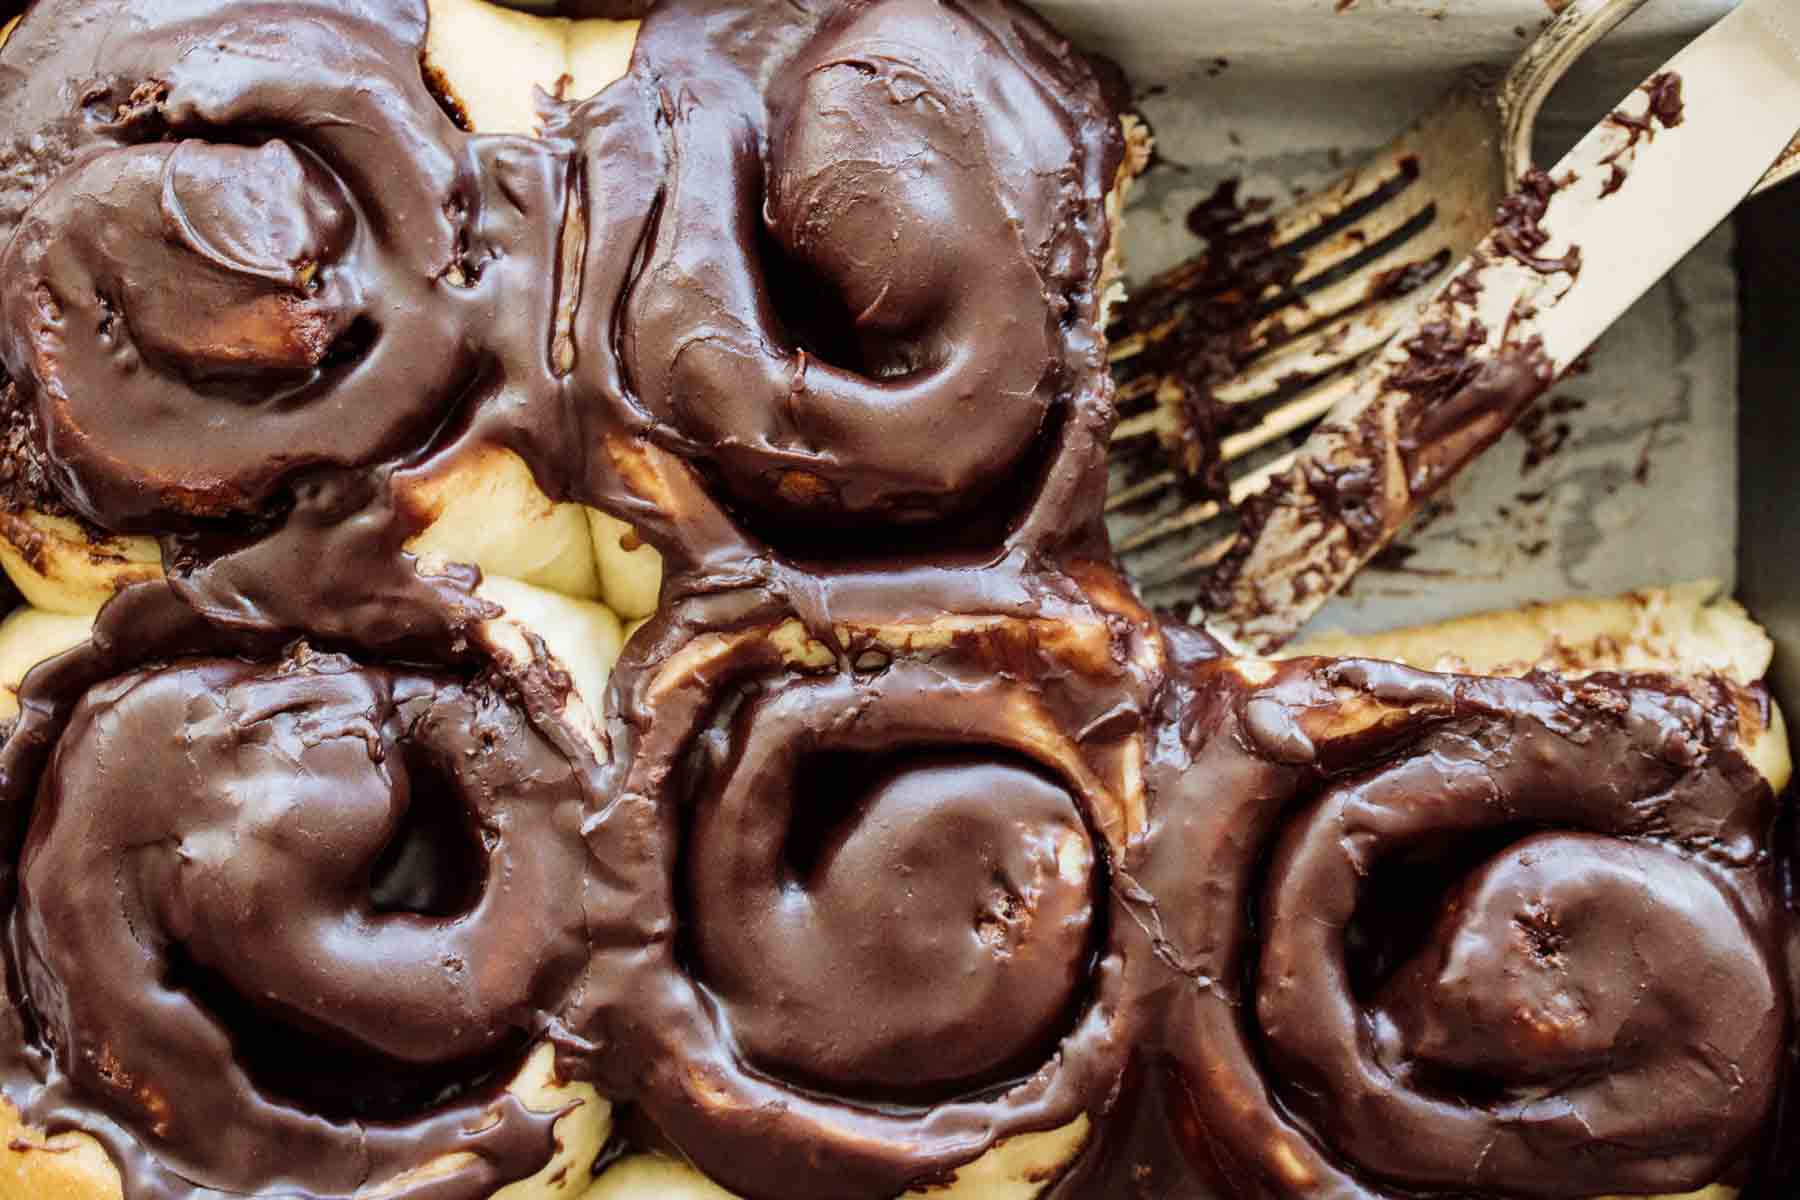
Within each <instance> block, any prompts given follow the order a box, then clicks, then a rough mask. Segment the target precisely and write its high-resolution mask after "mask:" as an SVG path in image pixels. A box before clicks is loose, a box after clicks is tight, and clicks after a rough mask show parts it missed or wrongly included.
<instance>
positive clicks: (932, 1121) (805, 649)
mask: <svg viewBox="0 0 1800 1200" xmlns="http://www.w3.org/2000/svg"><path fill="white" fill-rule="evenodd" d="M746 603H747V601H746V599H745V598H744V597H738V598H736V599H735V600H732V601H730V602H729V603H727V602H725V601H724V598H717V599H715V600H714V601H711V602H708V603H706V604H702V605H697V606H688V607H685V608H683V609H680V610H677V611H675V612H674V613H671V614H669V615H666V616H665V617H663V618H659V619H658V621H657V622H656V623H655V624H653V625H652V626H651V627H650V629H648V630H646V632H645V633H644V634H643V635H641V636H640V638H639V639H638V642H637V643H636V644H635V648H634V651H633V652H632V653H631V655H630V659H631V660H630V661H627V662H626V663H624V664H622V665H621V667H620V674H619V676H617V679H618V683H617V687H618V696H619V706H618V715H617V717H616V718H615V719H614V721H613V722H612V734H613V742H614V749H615V753H616V755H617V759H616V763H615V766H614V767H613V769H612V770H613V773H612V775H611V778H612V780H613V782H612V784H611V786H609V787H608V788H607V789H605V792H606V796H607V800H606V806H605V807H604V808H603V809H602V810H600V811H599V812H597V813H596V814H594V815H593V817H592V818H590V820H589V822H588V833H589V839H590V842H591V843H592V845H593V847H594V856H595V859H596V861H597V862H598V863H599V864H600V876H601V882H600V886H599V888H598V889H597V890H596V892H595V905H594V907H595V911H596V913H597V916H596V925H595V932H594V944H595V947H596V959H595V964H594V970H593V972H592V973H591V975H590V976H589V991H588V994H587V1001H588V1004H589V1006H590V1007H589V1010H588V1012H587V1014H586V1016H585V1018H583V1019H578V1020H576V1021H574V1022H572V1027H573V1029H574V1030H575V1031H576V1032H577V1033H579V1034H581V1035H583V1036H585V1037H587V1038H588V1039H590V1040H591V1042H592V1046H591V1047H590V1048H589V1049H588V1052H587V1054H586V1055H584V1056H583V1057H584V1060H585V1061H590V1062H592V1063H595V1064H597V1067H598V1069H599V1071H600V1072H601V1076H602V1083H601V1086H602V1090H604V1091H607V1092H608V1094H613V1095H616V1096H618V1097H619V1098H621V1099H629V1100H631V1101H633V1102H634V1103H635V1104H636V1105H637V1106H639V1108H640V1110H641V1112H642V1113H643V1115H644V1116H645V1117H646V1118H648V1120H649V1121H650V1122H652V1123H653V1124H654V1126H655V1127H656V1128H657V1129H658V1130H659V1131H660V1136H661V1137H663V1138H665V1139H666V1140H667V1141H668V1142H670V1143H673V1145H674V1146H676V1147H678V1148H679V1150H680V1151H681V1152H682V1153H683V1154H685V1155H686V1156H688V1157H689V1158H691V1159H692V1160H693V1161H694V1162H695V1163H696V1164H697V1165H698V1166H699V1167H700V1168H701V1169H702V1170H704V1171H705V1172H706V1173H707V1174H708V1175H710V1176H712V1177H713V1178H714V1179H716V1180H718V1181H719V1182H720V1183H722V1184H724V1185H725V1186H726V1187H728V1188H730V1189H732V1191H733V1192H734V1193H736V1194H740V1195H744V1196H748V1197H754V1198H757V1200H763V1198H769V1200H773V1198H775V1197H783V1198H794V1200H797V1198H802V1197H805V1198H814V1197H816V1198H824V1197H833V1198H836V1200H843V1198H846V1197H869V1198H875V1197H881V1198H884V1200H887V1198H891V1197H894V1196H897V1195H899V1194H901V1193H903V1192H907V1191H908V1190H909V1189H913V1188H927V1187H933V1186H937V1187H948V1186H953V1184H954V1182H955V1178H956V1175H957V1173H958V1172H959V1171H960V1170H961V1169H962V1168H964V1167H966V1166H968V1165H970V1164H971V1163H974V1162H975V1161H976V1160H977V1159H979V1158H981V1157H983V1156H984V1155H985V1154H986V1153H987V1152H989V1151H990V1150H993V1149H994V1148H996V1147H998V1146H1001V1145H1003V1144H1005V1143H1008V1142H1010V1141H1015V1140H1018V1139H1021V1138H1022V1137H1024V1136H1026V1135H1045V1134H1055V1135H1056V1136H1057V1137H1059V1138H1060V1139H1061V1145H1062V1149H1061V1150H1060V1151H1059V1152H1058V1154H1057V1155H1056V1156H1055V1157H1054V1158H1053V1160H1052V1161H1051V1162H1050V1164H1049V1165H1048V1166H1045V1165H1042V1164H1040V1165H1039V1166H1037V1167H1036V1168H1034V1169H1035V1170H1037V1171H1039V1172H1040V1174H1038V1175H1036V1176H1033V1178H1038V1179H1040V1180H1044V1181H1048V1180H1049V1179H1051V1178H1054V1177H1055V1176H1056V1175H1057V1174H1058V1173H1060V1171H1061V1170H1062V1169H1063V1168H1065V1167H1066V1166H1067V1163H1068V1161H1069V1159H1071V1158H1073V1157H1074V1155H1075V1154H1076V1153H1077V1152H1078V1151H1079V1149H1080V1147H1081V1145H1082V1144H1083V1142H1084V1141H1085V1139H1086V1137H1087V1134H1088V1132H1089V1131H1090V1128H1091V1126H1092V1123H1093V1122H1094V1121H1096V1120H1098V1119H1099V1118H1100V1117H1102V1116H1103V1115H1104V1113H1105V1111H1106V1109H1107V1107H1108V1106H1109V1105H1110V1104H1111V1103H1112V1100H1113V1097H1114V1095H1115V1093H1116V1090H1117V1087H1118V1082H1119V1079H1120V1077H1121V1075H1122V1074H1123V1071H1124V1066H1125V1063H1126V1061H1127V1059H1128V1057H1129V1055H1130V1053H1131V1049H1132V1043H1133V1039H1134V1036H1135V1034H1136V1031H1137V1029H1138V1027H1139V1023H1140V1014H1141V1013H1142V1011H1143V998H1144V994H1145V991H1146V989H1147V986H1148V983H1149V980H1150V976H1149V975H1147V974H1146V972H1147V971H1149V970H1151V969H1153V966H1154V964H1153V958H1152V956H1151V955H1150V954H1149V953H1148V951H1147V950H1146V949H1144V948H1143V947H1142V946H1141V945H1140V944H1139V940H1138V936H1137V935H1138V933H1139V931H1138V930H1137V929H1136V928H1135V927H1134V926H1131V925H1130V924H1129V923H1122V922H1121V921H1120V920H1119V919H1118V917H1117V914H1116V911H1115V909H1116V905H1115V902H1114V900H1113V898H1112V897H1113V888H1112V884H1111V878H1112V873H1113V872H1114V870H1115V869H1116V868H1117V867H1120V866H1123V865H1125V864H1127V863H1129V862H1131V861H1132V860H1133V859H1134V858H1135V857H1136V855H1137V854H1138V853H1139V852H1140V849H1141V848H1140V847H1139V846H1138V844H1137V842H1138V835H1139V833H1140V831H1141V830H1142V829H1143V827H1144V825H1145V822H1146V820H1147V814H1146V812H1145V810H1144V808H1143V804H1144V793H1143V788H1142V762H1143V757H1144V754H1145V752H1146V746H1145V743H1144V740H1143V738H1144V732H1145V727H1144V724H1143V722H1142V720H1141V717H1142V715H1143V712H1144V710H1145V705H1146V703H1147V701H1148V700H1149V698H1150V696H1151V695H1152V691H1153V687H1154V681H1155V678H1156V675H1157V672H1158V668H1159V663H1158V658H1157V656H1158V653H1159V651H1158V642H1157V639H1155V638H1154V637H1153V636H1148V633H1149V626H1148V619H1147V617H1145V615H1144V614H1143V613H1142V612H1141V611H1140V610H1137V609H1136V608H1135V606H1126V607H1122V608H1115V609H1100V608H1096V607H1095V605H1094V604H1093V603H1092V602H1091V601H1089V600H1088V599H1086V598H1083V597H1080V596H1079V595H1070V594H1068V593H1067V592H1066V591H1065V592H1064V593H1063V594H1061V595H1058V594H1056V593H1050V594H1047V595H1045V596H1043V597H1042V599H1041V607H1040V609H1039V611H1038V612H1037V613H1036V614H1035V615H1032V616H1013V615H1005V614H997V615H996V614H981V613H965V614H957V615H943V616H939V617H936V618H927V619H922V620H911V619H905V618H901V617H895V616H874V617H872V616H869V615H868V613H867V612H866V611H865V612H864V613H863V614H862V615H859V616H857V617H854V618H849V617H844V616H841V615H840V616H837V617H834V618H832V619H831V621H830V623H829V624H828V625H827V626H826V627H825V628H823V629H821V630H819V631H818V632H816V633H815V632H813V631H812V630H809V629H808V627H807V625H806V624H803V623H802V622H801V621H800V620H799V619H798V618H796V617H794V616H792V615H789V614H788V613H786V612H784V611H783V610H782V609H781V608H780V607H778V606H774V605H762V606H752V607H750V608H748V609H746V608H745V604H746Z"/></svg>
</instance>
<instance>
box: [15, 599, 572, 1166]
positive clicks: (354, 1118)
mask: <svg viewBox="0 0 1800 1200" xmlns="http://www.w3.org/2000/svg"><path fill="white" fill-rule="evenodd" d="M217 655H229V656H230V657H215V656H217ZM165 662H166V663H168V664H170V665H163V664H164V663H165ZM511 686H512V685H509V684H504V683H502V682H501V681H499V680H495V679H489V678H486V677H483V676H480V675H472V674H470V673H469V672H468V671H466V670H464V671H462V672H460V673H457V674H448V673H443V672H426V671H418V670H411V669H388V668H370V667H365V666H362V665H360V664H359V663H357V662H355V661H354V660H352V659H350V658H347V657H344V656H341V655H333V654H323V653H318V652H314V651H311V650H309V649H307V648H306V647H305V646H304V644H296V645H295V646H292V647H289V648H287V649H285V650H284V649H283V647H282V646H281V645H280V644H279V643H278V642H274V641H271V640H269V639H266V638H256V637H253V636H243V635H236V636H234V635H231V634H229V633H227V632H224V631H222V630H220V629H219V628H218V627H217V626H214V625H212V624H210V623H208V622H207V621H205V620H204V619H203V618H202V617H200V616H198V615H197V614H196V613H195V612H194V611H193V610H192V609H190V608H189V607H187V606H186V605H185V604H183V603H182V602H181V601H180V599H179V598H178V597H177V596H176V594H175V593H174V592H173V590H172V589H169V588H167V587H166V586H163V585H160V584H157V585H143V586H140V587H138V588H135V589H133V590H132V591H130V592H128V593H125V594H123V595H122V596H120V597H119V598H118V599H117V600H115V601H114V602H113V603H112V604H111V605H109V606H108V607H107V609H106V610H105V612H104V613H103V614H102V615H101V617H100V621H99V624H98V626H97V629H96V636H95V639H94V641H93V642H91V643H89V644H87V645H86V646H84V647H82V648H79V649H77V650H75V651H72V652H70V653H69V654H67V655H64V656H62V657H61V658H59V659H58V660H56V661H55V662H54V663H53V664H51V665H50V666H48V667H46V668H45V669H43V670H41V671H39V672H37V673H36V675H35V676H34V679H33V686H32V688H31V689H30V691H29V694H28V696H27V700H26V704H25V711H24V712H23V714H22V716H21V720H20V724H19V727H18V729H17V731H16V732H15V733H14V734H13V736H12V737H10V738H9V739H8V741H7V743H6V746H5V749H4V752H3V753H0V780H4V799H5V802H6V804H7V807H8V812H9V814H10V815H9V819H8V821H7V823H6V828H7V838H8V845H7V847H6V851H7V853H6V856H5V862H6V864H7V865H6V869H5V875H4V881H5V888H6V894H7V896H8V898H9V899H8V919H7V920H8V923H7V937H6V944H7V954H8V966H9V969H8V995H9V999H10V1002H11V1003H10V1004H9V1006H8V1009H7V1012H6V1017H5V1052H4V1059H3V1065H0V1087H3V1088H4V1090H5V1093H6V1096H7V1098H8V1100H10V1101H11V1102H12V1103H14V1104H16V1105H18V1106H19V1108H20V1109H21V1111H22V1112H23V1113H24V1114H25V1116H26V1117H27V1119H29V1120H31V1121H34V1122H37V1123H40V1124H42V1125H43V1126H44V1127H46V1128H49V1129H52V1130H61V1129H80V1130H83V1131H86V1132H88V1133H91V1134H93V1135H94V1136H96V1137H98V1138H100V1140H101V1141H102V1143H103V1144H104V1145H105V1146H106V1147H107V1149H108V1151H109V1152H110V1153H111V1154H112V1156H113V1158H114V1160H115V1161H116V1162H117V1163H118V1164H119V1166H120V1168H121V1172H122V1175H123V1177H124V1181H125V1187H126V1194H127V1196H130V1197H148V1198H152V1200H165V1198H166V1200H185V1198H187V1197H190V1196H197V1195H210V1194H216V1193H218V1192H229V1193H243V1194H253V1195H261V1194H280V1195H306V1196H321V1197H323V1196H348V1195H350V1194H352V1193H353V1192H355V1191H356V1190H357V1189H358V1188H359V1187H361V1186H363V1185H364V1184H365V1183H366V1182H367V1181H369V1180H371V1179H373V1180H387V1179H390V1178H392V1177H394V1176H395V1175H398V1174H400V1173H402V1172H404V1171H406V1170H408V1169H411V1168H414V1167H419V1166H422V1165H424V1164H425V1163H427V1162H429V1161H431V1160H433V1159H436V1158H438V1157H439V1156H441V1155H446V1154H453V1153H466V1154H468V1155H470V1156H471V1157H470V1159H469V1161H468V1162H467V1163H466V1164H464V1165H463V1166H462V1167H460V1168H459V1169H456V1170H453V1171H451V1172H450V1173H449V1175H448V1176H446V1177H444V1178H439V1179H434V1180H432V1181H429V1182H427V1183H424V1184H421V1185H418V1186H415V1187H412V1188H408V1189H402V1190H400V1191H399V1192H397V1193H396V1194H399V1195H403V1196H409V1197H421V1198H423V1197H432V1198H433V1200H437V1198H440V1197H448V1196H485V1195H487V1194H489V1193H491V1192H492V1191H493V1190H495V1189H496V1188H498V1187H499V1186H501V1185H503V1184H505V1183H507V1182H510V1181H512V1180H516V1179H521V1178H524V1177H525V1176H528V1175H530V1174H533V1173H534V1172H536V1171H537V1170H538V1169H539V1168H541V1167H542V1166H543V1164H544V1162H545V1161H547V1159H548V1157H549V1154H550V1153H551V1149H552V1145H553V1133H552V1129H551V1126H552V1124H553V1123H554V1120H555V1117H556V1116H557V1114H554V1113H552V1114H538V1113H532V1112H530V1111H528V1110H526V1109H524V1108H523V1107H521V1106H520V1105H519V1104H517V1103H516V1102H515V1101H513V1100H511V1099H510V1098H508V1097H506V1096H505V1095H504V1094H503V1093H502V1092H501V1091H500V1089H501V1088H502V1087H503V1086H504V1084H505V1083H506V1081H507V1080H508V1079H510V1077H511V1075H512V1074H513V1073H514V1071H515V1070H516V1069H517V1067H518V1066H519V1064H520V1062H521V1061H522V1059H523V1053H524V1050H525V1048H526V1046H527V1045H528V1044H529V1042H530V1041H531V1039H532V1038H533V1037H535V1036H536V1035H537V1034H539V1033H540V1032H541V1027H542V1024H543V1023H544V1021H545V1020H547V1019H548V1014H549V1013H551V1012H553V1011H554V1010H555V1009H556V1007H557V1006H558V1005H559V1004H560V1003H561V1002H562V998H563V996H564V994H565V993H566V992H567V991H568V989H569V988H570V987H571V986H572V985H573V983H574V982H575V981H576V979H577V978H578V977H579V975H580V974H581V972H582V971H583V970H585V968H586V963H587V941H586V929H585V921H584V914H583V911H582V906H581V895H580V889H579V880H580V879H581V878H582V876H583V874H584V873H585V871H586V869H587V865H586V853H585V850H584V847H583V844H582V841H581V838H580V835H579V831H578V826H579V822H580V813H581V811H582V809H583V808H584V806H585V805H586V804H587V803H588V800H589V798H588V795H587V793H586V792H585V790H584V789H585V788H586V787H587V786H588V785H589V783H590V781H591V777H592V773H593V772H592V768H591V766H588V767H586V768H584V767H583V765H582V760H581V756H580V755H579V754H578V753H576V752H575V750H574V744H573V743H572V742H571V741H570V740H569V739H568V738H567V737H566V736H556V737H554V738H552V737H551V736H550V735H548V734H546V733H543V732H540V731H539V729H537V728H536V727H535V726H534V724H533V722H532V721H531V720H530V719H528V718H527V716H526V708H524V707H521V705H522V704H524V703H525V702H524V701H523V700H520V699H515V698H514V697H515V695H517V693H516V692H513V691H511V690H510V688H511ZM551 703H554V698H553V697H543V696H539V697H538V698H537V700H536V701H535V702H533V703H531V704H530V705H529V706H528V707H531V708H535V709H537V710H538V711H539V712H540V713H541V712H543V711H545V710H547V708H548V706H549V704H551ZM590 762H591V760H590ZM14 864H17V865H16V867H15V865H14Z"/></svg>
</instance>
